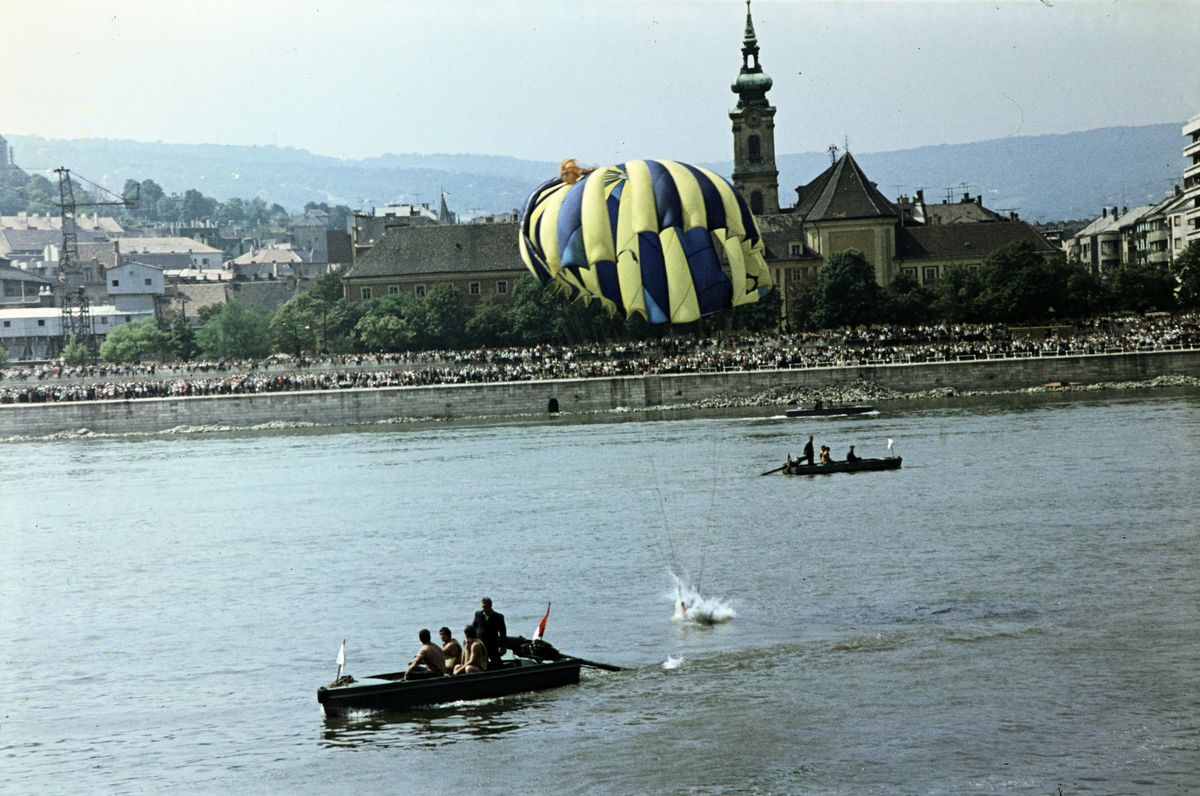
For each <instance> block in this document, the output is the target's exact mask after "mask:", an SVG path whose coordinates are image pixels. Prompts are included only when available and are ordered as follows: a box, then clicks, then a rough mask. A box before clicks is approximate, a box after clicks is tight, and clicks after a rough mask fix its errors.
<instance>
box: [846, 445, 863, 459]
mask: <svg viewBox="0 0 1200 796" xmlns="http://www.w3.org/2000/svg"><path fill="white" fill-rule="evenodd" d="M846 461H848V462H860V461H862V459H861V458H860V457H859V455H858V454H857V453H855V452H854V446H853V445H851V446H850V450H848V451H847V452H846Z"/></svg>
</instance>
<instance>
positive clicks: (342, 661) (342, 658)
mask: <svg viewBox="0 0 1200 796" xmlns="http://www.w3.org/2000/svg"><path fill="white" fill-rule="evenodd" d="M337 665H338V668H341V667H343V666H345V665H346V639H342V646H340V647H338V659H337Z"/></svg>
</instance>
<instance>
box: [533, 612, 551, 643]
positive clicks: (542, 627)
mask: <svg viewBox="0 0 1200 796" xmlns="http://www.w3.org/2000/svg"><path fill="white" fill-rule="evenodd" d="M549 618H550V603H546V613H545V615H544V616H542V621H540V622H538V626H537V630H535V631H533V640H534V641H540V640H541V638H542V634H543V633H545V632H546V620H547V619H549Z"/></svg>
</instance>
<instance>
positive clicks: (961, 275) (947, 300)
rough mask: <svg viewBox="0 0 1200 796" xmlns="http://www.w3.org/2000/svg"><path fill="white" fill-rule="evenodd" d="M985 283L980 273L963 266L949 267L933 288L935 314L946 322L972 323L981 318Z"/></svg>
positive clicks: (933, 309)
mask: <svg viewBox="0 0 1200 796" xmlns="http://www.w3.org/2000/svg"><path fill="white" fill-rule="evenodd" d="M982 293H983V283H982V282H981V280H980V278H979V275H978V274H977V273H976V272H974V271H972V270H970V269H968V268H963V267H958V268H947V269H946V270H945V271H944V272H943V273H942V278H941V279H939V280H938V282H937V284H936V285H935V286H934V288H933V305H932V307H931V309H932V311H933V316H934V317H935V318H937V319H938V320H940V321H944V322H946V323H970V322H972V321H976V320H978V319H979V301H980V295H981V294H982Z"/></svg>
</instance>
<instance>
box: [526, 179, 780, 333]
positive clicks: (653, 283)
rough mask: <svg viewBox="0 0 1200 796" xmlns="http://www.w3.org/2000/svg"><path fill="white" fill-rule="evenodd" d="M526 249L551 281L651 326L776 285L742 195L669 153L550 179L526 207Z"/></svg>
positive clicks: (755, 296)
mask: <svg viewBox="0 0 1200 796" xmlns="http://www.w3.org/2000/svg"><path fill="white" fill-rule="evenodd" d="M567 162H570V161H567ZM564 165H565V164H564ZM572 165H574V164H573V163H572ZM576 173H578V170H576ZM565 176H567V179H568V180H569V179H570V175H565ZM520 249H521V257H522V259H524V260H525V265H526V266H528V268H529V270H530V271H532V272H533V274H534V276H536V277H537V278H538V281H540V282H541V283H542V286H543V287H548V288H550V287H556V288H558V289H560V290H562V291H564V292H566V293H567V294H568V295H569V296H570V297H571V298H581V299H595V300H598V301H600V303H601V304H602V305H603V306H604V307H606V308H607V309H608V310H610V311H611V312H616V313H619V314H621V315H622V316H624V317H630V316H633V315H641V316H642V317H644V318H645V319H646V320H647V321H649V322H650V323H652V324H662V323H690V322H692V321H695V320H698V319H699V318H700V317H702V316H704V315H710V314H712V313H714V312H720V311H721V310H724V309H728V308H730V307H737V306H740V305H743V304H751V303H753V302H756V301H758V300H759V299H761V298H763V297H764V296H766V295H767V294H768V293H769V292H770V290H771V287H772V283H771V272H770V270H769V269H768V268H767V264H766V262H765V261H764V259H763V250H764V247H763V242H762V238H761V237H760V236H759V233H758V227H757V226H756V225H755V223H754V216H753V215H751V213H750V208H749V207H748V206H747V204H746V201H745V200H744V199H743V198H742V196H741V194H739V193H738V192H737V190H736V189H735V188H734V187H733V185H731V184H730V183H729V181H728V180H726V179H724V178H723V177H720V176H718V175H716V174H714V173H713V172H711V171H709V170H708V169H704V168H700V167H698V166H690V165H688V164H686V163H676V162H674V161H670V160H631V161H628V162H626V163H622V164H621V165H618V166H604V167H601V168H598V169H595V170H593V171H591V172H590V173H586V176H583V178H582V179H579V180H578V181H566V180H564V179H563V178H559V179H554V180H550V181H549V182H547V183H545V184H543V185H541V186H540V187H539V188H538V189H537V190H535V191H534V192H533V194H532V195H531V196H530V197H529V200H528V201H527V202H526V205H525V212H524V215H523V217H522V219H521V239H520Z"/></svg>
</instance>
